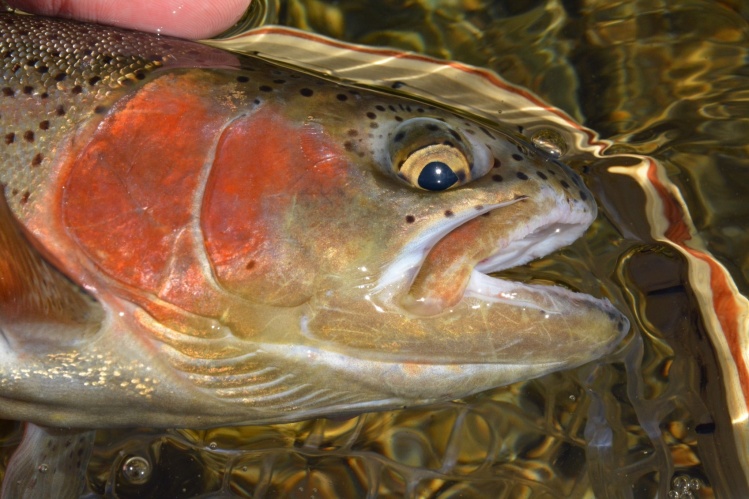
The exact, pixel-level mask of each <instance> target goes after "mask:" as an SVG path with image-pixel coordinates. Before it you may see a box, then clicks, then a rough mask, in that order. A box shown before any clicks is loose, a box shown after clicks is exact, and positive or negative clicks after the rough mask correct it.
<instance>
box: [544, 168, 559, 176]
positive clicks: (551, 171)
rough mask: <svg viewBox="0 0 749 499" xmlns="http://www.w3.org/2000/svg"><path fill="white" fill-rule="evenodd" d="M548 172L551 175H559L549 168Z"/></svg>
mask: <svg viewBox="0 0 749 499" xmlns="http://www.w3.org/2000/svg"><path fill="white" fill-rule="evenodd" d="M546 171H547V172H549V173H550V174H552V175H554V176H556V175H557V172H555V171H554V170H550V169H548V168H547V169H546Z"/></svg>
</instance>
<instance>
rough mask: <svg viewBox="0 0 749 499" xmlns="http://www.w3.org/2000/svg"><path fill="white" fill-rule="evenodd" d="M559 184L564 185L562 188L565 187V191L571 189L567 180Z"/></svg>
mask: <svg viewBox="0 0 749 499" xmlns="http://www.w3.org/2000/svg"><path fill="white" fill-rule="evenodd" d="M559 183H560V184H562V187H564V188H565V189H569V188H570V184H568V183H567V181H566V180H562V181H561V182H559Z"/></svg>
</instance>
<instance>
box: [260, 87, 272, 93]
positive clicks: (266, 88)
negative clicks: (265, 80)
mask: <svg viewBox="0 0 749 499" xmlns="http://www.w3.org/2000/svg"><path fill="white" fill-rule="evenodd" d="M260 91H261V92H272V91H273V89H272V88H271V87H269V86H268V85H260Z"/></svg>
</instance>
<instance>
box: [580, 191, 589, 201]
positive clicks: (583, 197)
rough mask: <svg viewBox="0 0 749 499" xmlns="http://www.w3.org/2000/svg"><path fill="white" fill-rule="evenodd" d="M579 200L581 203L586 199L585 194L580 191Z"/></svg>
mask: <svg viewBox="0 0 749 499" xmlns="http://www.w3.org/2000/svg"><path fill="white" fill-rule="evenodd" d="M580 199H582V200H583V201H585V200H587V199H588V195H587V194H585V191H580Z"/></svg>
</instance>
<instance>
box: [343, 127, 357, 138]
mask: <svg viewBox="0 0 749 499" xmlns="http://www.w3.org/2000/svg"><path fill="white" fill-rule="evenodd" d="M346 135H348V136H349V137H356V136H357V135H359V131H358V130H354V129H353V128H352V129H350V130H349V131H348V132H346Z"/></svg>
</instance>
